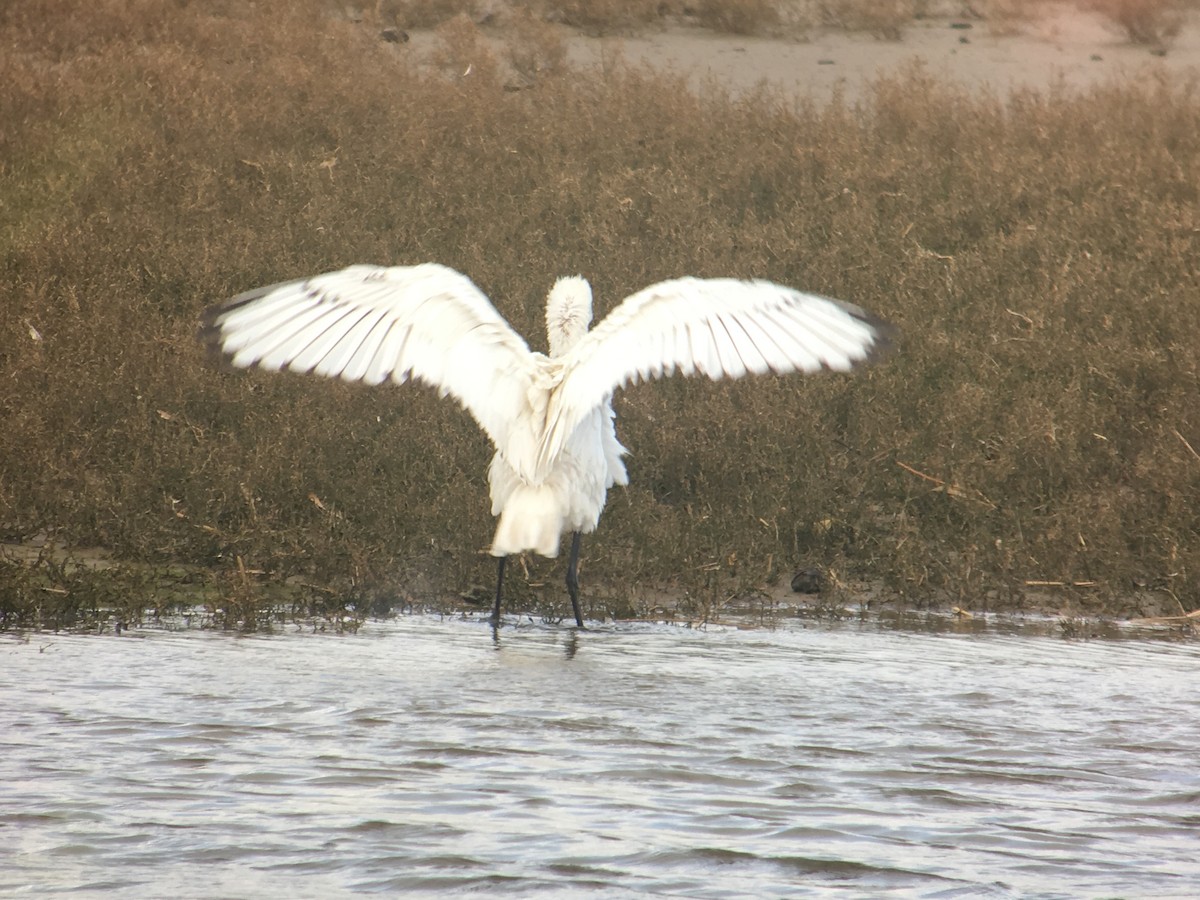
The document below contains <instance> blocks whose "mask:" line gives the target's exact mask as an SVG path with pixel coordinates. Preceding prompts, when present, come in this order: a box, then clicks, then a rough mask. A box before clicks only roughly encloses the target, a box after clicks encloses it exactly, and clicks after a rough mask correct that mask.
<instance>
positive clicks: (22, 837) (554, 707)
mask: <svg viewBox="0 0 1200 900" xmlns="http://www.w3.org/2000/svg"><path fill="white" fill-rule="evenodd" d="M3 641H4V642H3V643H0V798H2V802H0V894H4V895H11V894H16V893H21V894H60V893H63V892H66V891H71V892H74V894H75V895H76V896H87V895H89V894H112V893H119V894H120V895H121V896H123V897H162V896H172V897H176V898H188V897H215V896H225V897H260V896H261V897H277V896H290V897H334V896H341V895H346V894H351V893H358V892H376V893H382V894H399V893H419V892H426V893H441V892H446V893H468V892H482V893H485V894H491V893H496V894H504V893H507V894H512V895H531V894H536V895H540V896H568V895H570V896H578V895H580V894H587V893H594V894H596V895H603V896H616V897H622V896H640V895H655V896H658V895H661V896H681V897H713V898H718V897H719V898H725V897H739V896H742V897H769V896H780V897H782V896H787V897H802V896H839V897H877V896H887V895H893V896H906V897H908V896H917V897H938V898H952V897H1022V898H1024V897H1079V896H1136V897H1187V896H1193V895H1194V894H1195V891H1196V885H1200V860H1198V858H1197V855H1196V853H1195V849H1196V846H1197V844H1196V838H1197V834H1198V829H1200V774H1198V770H1197V767H1196V764H1195V759H1196V757H1195V754H1196V749H1197V747H1200V724H1198V722H1197V717H1196V707H1195V697H1196V688H1197V668H1198V665H1200V647H1198V646H1197V645H1196V644H1195V643H1173V644H1172V643H1160V642H1143V641H1121V642H1114V641H1092V642H1070V641H1064V640H1060V639H1054V638H1029V637H1006V636H1002V635H995V634H985V635H974V636H970V635H968V636H964V635H952V634H929V633H905V632H897V631H888V630H883V629H880V628H876V627H853V626H842V627H809V628H801V627H799V626H789V627H784V628H780V629H776V630H773V631H739V630H733V629H719V630H709V631H698V630H688V629H683V628H677V627H668V626H613V627H608V628H600V629H595V630H591V631H587V632H583V633H578V634H577V633H575V632H574V631H573V630H568V629H562V628H542V627H536V626H529V627H517V628H506V629H505V630H504V631H503V632H502V635H501V638H500V641H499V643H498V644H494V643H493V641H492V637H491V634H490V632H489V630H488V629H487V627H486V626H485V625H483V624H481V623H477V622H471V621H462V620H448V619H447V620H443V619H439V618H436V617H424V616H422V617H411V618H404V619H400V620H398V621H395V622H387V623H379V624H375V623H372V624H371V625H370V626H369V627H368V628H366V629H365V630H364V631H362V632H360V633H359V634H357V635H353V636H341V637H335V636H314V635H311V634H308V635H296V634H290V635H277V636H267V637H232V636H229V635H222V634H209V633H197V632H178V633H172V632H138V633H135V634H133V635H128V634H127V635H126V636H123V637H119V638H118V637H103V638H101V637H87V636H70V635H33V636H29V637H27V638H13V637H11V636H10V637H7V638H4V639H3Z"/></svg>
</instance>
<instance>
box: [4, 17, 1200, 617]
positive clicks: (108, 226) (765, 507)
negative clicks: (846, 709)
mask: <svg viewBox="0 0 1200 900" xmlns="http://www.w3.org/2000/svg"><path fill="white" fill-rule="evenodd" d="M614 5H617V4H616V3H615V0H614ZM527 23H528V24H527V26H526V27H524V29H523V30H521V29H518V31H519V33H518V34H516V35H515V36H514V38H513V41H514V44H513V46H516V47H518V49H519V51H520V52H519V54H518V55H517V57H515V58H517V59H521V60H527V61H528V60H533V61H534V62H531V63H528V64H527V65H526V66H525V69H526V71H525V73H524V74H523V76H522V77H521V79H520V80H519V81H518V82H515V83H514V81H513V80H512V72H511V68H512V67H511V66H510V65H509V64H507V63H505V62H504V61H503V60H502V59H498V58H497V57H496V56H495V55H494V54H493V52H492V50H490V49H489V47H490V45H489V44H488V43H487V42H485V41H484V40H482V38H481V37H480V32H479V29H478V26H477V25H475V24H474V23H473V22H472V21H471V20H470V19H467V18H463V17H459V18H456V19H454V20H452V21H451V22H449V23H448V24H445V25H443V26H441V32H440V33H441V36H442V42H443V47H442V50H441V57H440V58H441V61H442V62H443V63H444V65H442V66H434V67H429V66H423V65H418V64H417V63H416V62H414V61H413V59H412V57H411V55H410V54H409V53H408V52H407V50H406V47H405V45H403V44H394V43H388V42H386V41H383V40H381V39H380V37H379V31H378V29H377V28H374V27H367V26H366V25H365V24H364V23H362V22H355V21H353V20H350V19H347V18H345V17H343V16H340V15H339V16H333V15H330V14H329V13H328V11H327V10H326V9H325V8H324V7H323V6H321V5H320V4H318V3H316V2H312V3H302V2H300V3H298V2H283V0H278V2H272V0H260V2H258V3H256V4H253V5H250V4H244V3H240V2H234V0H228V2H224V3H204V4H199V3H196V4H186V5H180V6H178V7H172V8H171V10H170V12H169V13H167V14H164V13H163V7H162V5H161V4H160V3H157V2H149V0H124V2H115V0H112V2H100V3H95V4H77V3H68V2H66V0H16V2H12V3H9V4H7V5H6V6H5V7H4V9H3V11H0V43H2V45H3V46H4V47H5V48H6V52H5V53H4V54H3V55H0V81H2V82H3V83H4V85H5V90H4V91H2V92H0V283H2V284H3V285H4V300H3V303H2V304H0V376H2V377H3V381H4V391H3V393H2V395H0V421H2V422H3V428H0V531H2V534H0V536H2V537H3V539H4V540H6V541H9V542H13V543H22V542H24V543H28V542H29V541H31V540H32V539H34V538H35V537H36V538H37V539H38V540H40V541H49V543H50V544H52V545H55V546H57V548H58V551H57V555H56V554H54V553H49V552H47V553H44V554H42V556H41V557H39V558H40V560H41V561H40V562H39V561H38V559H39V558H35V559H34V561H32V562H15V561H9V562H7V563H5V564H4V565H2V566H0V624H4V625H7V626H9V627H14V626H23V625H29V624H33V623H36V622H40V623H43V624H47V623H48V624H59V625H65V624H71V623H73V622H76V621H77V620H78V619H79V617H81V616H82V617H83V618H85V619H87V620H88V621H94V620H96V619H97V617H102V616H103V615H107V614H109V612H110V611H111V609H112V607H113V606H114V603H113V602H109V601H110V600H111V599H112V597H114V596H116V595H120V596H124V597H126V598H127V600H128V603H127V604H126V606H127V611H122V612H121V614H120V615H121V617H123V618H130V619H133V620H137V619H138V618H139V617H141V616H144V615H153V614H155V613H156V611H161V604H162V598H163V596H164V593H163V592H164V590H165V588H164V587H163V585H164V579H166V580H167V581H168V582H170V584H171V585H176V586H177V585H180V584H188V583H196V584H199V586H200V587H199V588H198V591H199V593H197V594H196V595H195V596H196V597H199V598H200V599H199V603H200V604H202V605H204V607H205V609H206V610H207V612H206V613H205V615H206V617H207V618H206V621H210V622H213V623H215V624H219V625H225V626H238V627H256V626H258V625H261V624H262V622H263V621H264V619H270V618H272V617H273V616H274V617H278V616H283V617H291V616H296V617H313V616H315V617H318V618H320V619H322V620H328V621H330V622H336V621H351V622H353V621H356V620H357V619H358V618H360V617H361V616H363V615H371V614H376V613H380V612H383V611H386V609H388V608H389V607H392V606H395V605H401V604H413V603H415V604H425V603H438V604H442V605H446V604H450V605H455V604H461V603H467V602H469V601H466V600H460V599H458V598H459V595H460V594H462V595H468V596H470V595H472V593H473V592H474V593H480V594H482V595H486V590H483V591H480V590H479V586H483V585H487V584H489V583H490V580H491V578H492V572H493V561H492V559H491V558H490V557H488V556H487V555H486V548H487V546H488V543H489V539H490V536H491V530H492V520H491V517H490V516H489V515H488V501H487V494H486V484H485V481H484V473H485V469H486V463H487V460H488V458H489V455H490V448H489V446H488V445H487V442H486V439H485V438H484V437H483V436H482V434H481V433H480V432H479V431H478V429H477V428H476V427H475V425H474V423H473V422H472V421H471V420H470V419H469V418H468V417H467V415H466V414H465V413H463V412H462V411H461V410H458V409H456V408H455V407H454V406H453V405H452V404H449V403H447V402H445V401H442V400H439V399H438V398H437V397H435V396H433V395H432V394H431V393H430V392H428V391H425V390H422V389H420V388H417V387H413V386H405V387H404V388H389V389H376V390H369V389H358V388H355V387H353V386H347V385H343V384H339V383H329V382H324V381H320V380H316V379H304V378H300V377H283V376H274V377H272V376H268V375H247V374H244V373H231V372H226V371H221V370H219V369H217V368H215V367H213V366H212V365H211V364H209V363H208V362H206V360H205V358H204V356H203V352H202V348H201V346H200V345H199V343H198V342H197V341H196V339H195V332H196V326H197V319H198V316H199V313H200V311H201V309H202V308H203V307H205V306H207V305H209V304H211V303H213V302H216V301H219V300H221V299H223V298H226V297H228V296H231V295H233V294H235V293H238V292H239V291H242V290H245V289H248V288H251V287H255V286H258V285H263V284H269V283H272V282H275V281H279V280H283V279H287V278H292V277H296V276H298V275H302V274H309V273H315V272H320V271H323V270H329V269H333V268H337V267H341V266H344V265H347V264H350V263H353V262H368V261H369V262H384V263H397V264H400V263H415V262H419V261H425V260H436V261H440V262H442V263H446V264H448V265H451V266H454V267H455V268H458V269H460V270H462V271H464V272H466V273H468V274H469V275H470V276H471V277H472V278H474V279H475V280H476V281H477V283H478V284H479V285H480V286H481V287H482V288H483V289H484V290H485V291H486V292H487V293H488V294H489V295H490V296H492V297H493V298H495V301H496V303H497V305H498V307H499V308H500V309H501V311H502V312H503V313H504V314H505V315H506V316H507V317H508V318H509V319H510V320H511V321H512V322H513V323H514V324H515V326H516V327H517V328H518V329H520V330H521V331H522V332H523V333H525V334H526V335H528V336H529V337H530V343H531V345H532V346H534V347H535V348H539V347H544V338H543V337H542V336H541V323H540V314H541V309H542V300H543V297H544V293H545V291H546V290H547V288H548V287H549V285H550V284H551V283H552V281H553V279H554V278H555V277H556V276H558V275H560V274H565V273H580V274H583V275H585V276H586V277H588V278H589V279H590V280H591V281H592V282H593V285H594V287H595V290H596V295H597V306H598V310H599V312H601V313H602V312H603V311H605V310H606V309H608V308H609V307H611V306H612V305H613V304H614V303H615V302H617V301H618V300H619V299H620V298H621V297H623V296H625V295H626V294H628V293H630V292H632V291H633V290H636V289H638V288H640V287H642V286H644V285H646V284H648V283H650V282H652V281H655V280H659V279H663V278H668V277H672V276H677V275H680V274H697V275H709V276H716V275H734V276H745V277H766V278H770V279H774V280H777V281H781V282H785V283H789V284H794V285H797V286H801V287H803V288H806V289H809V290H813V291H817V292H821V293H825V294H828V295H831V296H835V297H840V298H844V299H846V300H850V301H853V302H856V303H859V304H861V305H863V306H865V307H868V308H869V309H871V310H873V311H875V312H876V313H878V314H880V315H883V316H885V317H887V318H889V319H890V320H892V321H893V322H895V323H896V324H897V325H898V326H899V327H900V329H901V331H902V334H903V337H902V340H901V342H900V347H899V352H898V353H897V354H896V355H895V356H894V357H893V358H892V359H891V360H889V361H888V362H887V363H885V364H884V365H882V366H879V367H876V368H873V369H871V370H868V371H866V372H864V373H862V374H860V375H857V376H854V377H843V376H824V377H816V378H810V379H776V378H760V379H753V380H747V381H744V382H738V383H732V384H717V385H714V384H711V383H708V382H700V381H695V380H685V379H674V380H670V381H667V382H663V383H659V384H655V385H643V386H639V387H636V388H633V389H631V390H628V391H625V392H623V393H622V394H621V395H620V396H619V397H618V402H617V406H618V414H619V415H620V421H619V429H620V432H621V435H622V438H623V440H624V441H625V443H626V444H627V445H628V446H629V447H630V448H632V451H633V455H632V457H631V459H630V462H629V468H630V474H631V477H632V485H631V486H630V487H629V488H628V489H625V490H617V491H615V492H614V493H613V494H612V495H611V496H610V501H609V508H608V510H607V512H606V514H605V517H604V519H603V521H602V523H601V527H600V530H599V531H598V532H597V533H596V535H594V536H593V537H592V538H591V539H590V540H589V541H588V542H587V543H586V544H585V567H584V571H583V580H584V584H585V598H584V599H585V607H587V608H588V610H589V611H590V613H591V614H594V615H599V614H602V613H604V612H606V611H607V612H610V613H616V614H625V615H632V614H637V613H639V612H640V611H642V610H643V609H644V608H645V607H646V605H647V603H648V602H649V601H648V600H647V599H646V598H647V597H649V596H651V593H650V592H651V591H661V592H666V594H668V595H670V596H673V597H675V598H677V600H679V602H681V603H682V604H683V605H684V608H685V609H688V610H692V609H694V610H699V611H701V612H703V611H704V610H711V609H712V608H715V607H714V604H716V605H719V604H720V603H721V602H722V601H723V600H724V599H726V598H728V597H730V596H741V597H754V596H761V592H763V591H770V590H771V589H772V587H773V586H776V585H780V584H782V585H786V584H787V582H788V581H789V580H790V578H791V575H792V572H793V571H794V569H796V568H798V567H804V566H814V565H815V566H819V567H821V568H822V569H824V570H825V571H827V572H829V573H830V579H829V584H830V585H831V588H830V589H831V590H835V591H836V590H838V589H839V587H838V586H839V585H841V586H853V585H856V584H859V583H862V582H864V581H870V582H872V583H874V584H875V585H876V586H877V587H878V588H879V589H880V590H881V592H882V593H881V596H884V597H891V598H900V599H903V600H905V601H907V602H909V603H916V604H932V603H943V602H951V603H954V604H956V605H959V606H963V607H965V608H974V609H977V608H980V607H982V606H984V605H987V606H989V607H990V608H992V609H996V608H1009V609H1014V608H1018V609H1019V608H1022V607H1025V606H1027V605H1028V604H1030V603H1031V602H1032V600H1031V597H1032V596H1033V594H1034V592H1036V593H1037V594H1038V596H1039V597H1041V598H1042V599H1040V600H1039V602H1040V603H1043V604H1044V603H1045V602H1046V601H1045V597H1046V596H1047V595H1048V596H1051V597H1053V598H1054V599H1053V600H1052V601H1051V602H1052V603H1054V604H1057V603H1062V604H1063V606H1064V607H1065V608H1069V609H1070V610H1072V611H1073V612H1079V613H1095V612H1108V613H1112V614H1121V613H1136V612H1138V611H1139V605H1138V604H1140V603H1143V602H1145V603H1149V602H1150V600H1151V599H1153V598H1160V599H1161V598H1164V597H1165V598H1169V599H1170V603H1171V604H1173V605H1174V607H1175V609H1176V610H1177V611H1182V610H1187V609H1191V608H1193V607H1195V606H1197V605H1200V601H1198V599H1197V598H1198V597H1200V503H1197V498H1198V497H1200V452H1198V451H1200V403H1198V402H1197V400H1198V398H1200V374H1198V369H1197V361H1196V359H1197V356H1196V352H1195V345H1196V335H1197V334H1200V302H1198V297H1200V268H1198V267H1200V196H1198V192H1200V187H1198V186H1200V97H1198V95H1197V87H1196V85H1195V84H1194V83H1177V82H1174V81H1171V80H1169V79H1166V78H1162V79H1158V80H1151V81H1145V82H1141V83H1137V84H1125V85H1113V86H1110V87H1105V88H1100V89H1095V90H1091V91H1087V92H1082V93H1068V92H1066V91H1057V90H1048V91H1045V92H1035V91H1025V92H1021V93H1017V94H1014V95H1012V96H1003V97H1000V96H992V95H986V94H978V93H965V92H961V91H959V90H957V89H953V88H950V87H947V86H945V85H943V84H940V83H938V82H937V81H935V80H933V79H931V78H930V77H929V76H928V75H927V74H926V73H925V72H923V71H922V70H921V69H919V68H914V69H912V70H909V71H907V72H904V73H901V74H898V75H896V76H894V77H889V78H885V79H882V80H880V81H879V82H878V83H876V84H875V85H874V88H873V90H871V91H870V92H868V94H867V95H865V96H864V98H863V99H862V100H860V101H856V102H854V103H850V102H848V101H845V100H839V99H834V100H833V101H832V102H830V103H828V104H824V103H807V102H799V103H796V102H793V101H791V100H790V99H788V98H785V97H783V96H780V95H776V94H773V93H771V92H769V91H762V92H759V93H755V94H752V95H749V96H737V97H734V96H730V95H727V94H725V93H722V92H721V91H720V90H719V89H717V88H712V87H710V88H707V89H705V90H702V91H700V92H696V91H691V90H689V89H688V88H687V86H686V85H685V84H683V83H682V82H681V81H679V80H676V79H674V78H672V77H669V76H663V75H660V74H654V73H650V72H647V71H640V70H635V69H631V68H628V67H625V66H622V65H621V64H619V62H617V63H613V64H610V65H606V66H605V67H604V68H603V69H602V70H596V71H584V72H573V71H571V70H570V69H568V68H567V67H565V66H562V65H561V64H555V65H541V64H538V63H537V60H539V59H543V58H544V59H547V60H551V61H554V60H558V61H559V62H561V47H556V46H555V44H554V40H555V37H554V34H553V33H552V32H546V31H544V30H541V29H543V27H544V22H543V21H542V20H541V19H538V18H536V17H530V18H529V19H528V20H527ZM515 88H520V89H515ZM83 547H102V548H104V549H105V550H106V552H107V553H108V554H109V555H110V556H111V557H112V559H113V561H114V562H115V563H116V565H114V566H113V567H111V568H105V569H101V568H94V567H93V568H89V569H87V570H86V571H82V570H80V568H79V567H78V566H77V565H76V564H75V563H74V562H72V560H73V559H76V558H77V557H78V556H79V555H80V551H79V549H78V548H83ZM64 553H66V561H64V557H63V554H64ZM510 572H511V573H512V579H511V585H512V589H513V594H512V596H511V602H512V603H513V604H515V605H522V604H524V605H525V606H526V607H527V608H535V609H541V608H544V609H546V610H547V611H548V612H550V613H553V612H554V611H557V612H558V614H561V611H562V609H563V601H564V597H563V596H562V594H563V592H562V590H561V588H560V580H561V577H562V563H561V561H548V560H543V559H540V558H536V557H530V558H529V559H527V560H525V561H524V563H523V564H516V565H514V566H512V567H510ZM106 573H107V574H106ZM114 586H115V587H114ZM176 590H177V587H171V588H170V591H171V592H172V593H171V594H170V596H172V597H174V596H176V593H175V591H176ZM183 595H186V592H182V594H181V595H180V596H183ZM105 598H108V599H107V600H106V599H105ZM485 600H486V597H485ZM181 602H183V601H181ZM589 604H590V605H589ZM689 604H690V606H689ZM73 611H74V612H73ZM147 611H149V612H147ZM1145 611H1150V610H1145Z"/></svg>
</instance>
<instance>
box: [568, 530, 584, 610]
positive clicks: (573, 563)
mask: <svg viewBox="0 0 1200 900" xmlns="http://www.w3.org/2000/svg"><path fill="white" fill-rule="evenodd" d="M581 543H583V535H582V534H580V533H579V532H578V531H576V532H575V534H574V537H572V538H571V558H570V560H569V561H568V562H567V593H568V594H570V595H571V609H572V610H574V612H575V624H576V625H578V626H579V627H580V628H582V627H583V616H582V615H580V613H579V545H580V544H581Z"/></svg>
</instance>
